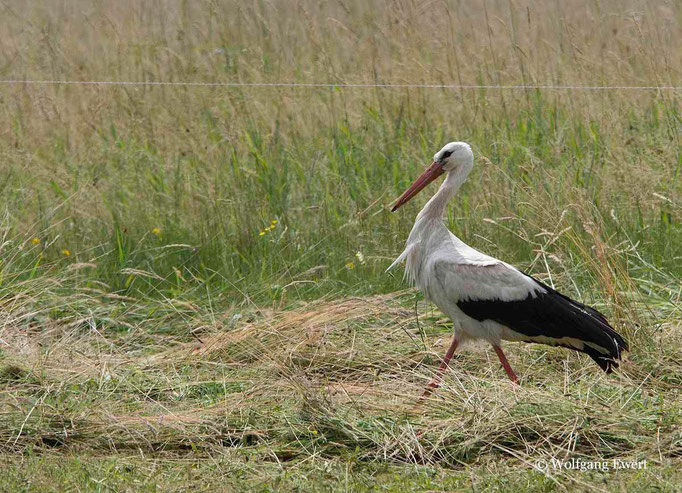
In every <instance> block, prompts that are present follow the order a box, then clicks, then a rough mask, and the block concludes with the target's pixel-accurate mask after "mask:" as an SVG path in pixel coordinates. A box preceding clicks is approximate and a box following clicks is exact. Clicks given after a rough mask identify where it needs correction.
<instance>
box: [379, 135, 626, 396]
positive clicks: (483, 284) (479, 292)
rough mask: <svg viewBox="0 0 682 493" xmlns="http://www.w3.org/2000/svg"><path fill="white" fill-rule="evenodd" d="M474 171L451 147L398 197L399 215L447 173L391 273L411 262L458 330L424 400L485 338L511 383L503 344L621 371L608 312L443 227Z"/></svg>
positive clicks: (460, 148)
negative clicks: (536, 347)
mask: <svg viewBox="0 0 682 493" xmlns="http://www.w3.org/2000/svg"><path fill="white" fill-rule="evenodd" d="M473 165H474V155H473V153H472V152H471V147H469V145H468V144H466V143H464V142H450V143H449V144H447V145H445V146H444V147H443V148H442V149H441V150H440V151H438V152H437V153H436V154H435V155H434V156H433V163H432V164H431V166H429V167H428V168H427V169H426V171H424V172H423V173H422V174H421V176H420V177H419V178H417V180H416V181H415V182H414V183H413V184H412V185H411V186H410V187H409V188H408V189H407V190H406V191H405V192H404V193H403V194H402V195H401V196H400V198H398V200H397V201H396V203H395V205H394V206H393V209H391V210H392V211H395V210H396V209H398V207H400V206H401V205H403V204H405V203H406V202H408V201H409V200H410V199H411V198H412V197H414V196H415V195H417V193H419V191H420V190H422V189H423V188H424V187H426V185H428V184H429V183H431V182H432V181H433V180H435V179H436V178H437V177H439V176H440V175H442V174H443V173H446V178H445V181H444V182H443V184H442V185H441V187H440V188H439V189H438V192H436V194H435V195H434V196H433V197H432V198H431V200H429V201H428V202H427V204H426V205H425V206H424V208H423V209H422V210H421V212H420V213H419V215H418V216H417V219H416V221H415V223H414V227H413V228H412V231H411V232H410V236H409V238H408V239H407V245H406V247H405V250H404V251H403V252H402V253H401V254H400V256H399V257H398V258H397V259H396V260H395V262H393V264H391V266H390V267H389V268H388V270H390V269H391V268H393V267H394V266H395V265H397V264H398V263H400V262H401V261H405V274H406V276H407V277H408V278H409V280H410V282H412V283H414V284H416V285H417V287H419V289H420V290H421V291H422V292H423V293H424V295H425V297H426V298H427V299H428V300H430V301H432V302H433V303H435V304H436V305H437V306H438V308H440V309H441V310H442V311H443V312H444V313H445V314H446V315H448V316H449V317H450V318H451V319H452V322H453V325H454V335H453V338H452V343H451V344H450V347H449V348H448V351H447V353H446V354H445V357H444V358H443V361H442V363H441V365H440V367H439V368H438V371H437V372H436V375H435V377H434V378H433V380H432V381H431V382H430V383H429V385H428V386H427V388H426V390H425V392H424V394H423V395H422V398H423V397H426V396H428V395H429V394H430V393H431V392H432V391H433V390H434V389H435V388H437V387H438V385H439V382H440V378H441V375H442V374H443V372H444V371H445V369H446V368H447V366H448V363H449V362H450V359H451V358H452V355H453V354H454V352H455V349H456V348H457V346H458V344H459V343H460V342H463V341H466V340H471V339H483V340H486V341H488V342H490V344H492V346H493V348H494V349H495V352H496V353H497V356H498V357H499V358H500V362H501V363H502V366H503V367H504V369H505V371H506V372H507V375H509V378H510V379H511V381H512V382H514V383H518V379H517V377H516V375H515V374H514V371H513V370H512V368H511V366H510V365H509V362H508V361H507V358H506V357H505V356H504V353H503V352H502V348H501V347H500V341H502V340H506V341H524V342H535V343H542V344H549V345H553V346H562V347H566V348H569V349H574V350H576V351H581V352H583V353H586V354H587V355H589V356H590V357H591V358H592V359H593V360H594V361H595V362H596V363H597V364H598V365H599V366H600V367H601V368H602V369H603V370H604V371H606V372H607V373H610V372H611V371H612V369H613V368H617V367H618V360H619V359H620V357H621V352H622V351H623V350H627V349H628V345H627V342H626V341H625V339H623V337H621V336H620V335H619V334H618V333H617V332H616V331H615V330H614V329H613V327H611V326H610V325H609V323H608V321H607V320H606V318H605V317H604V315H602V314H601V313H599V312H598V311H597V310H595V309H594V308H590V307H588V306H585V305H583V304H581V303H578V302H577V301H574V300H572V299H570V298H568V297H567V296H564V295H563V294H561V293H559V292H557V291H555V290H554V289H552V288H551V287H549V286H547V285H546V284H544V283H542V282H540V281H538V280H537V279H534V278H533V277H531V276H529V275H527V274H524V273H523V272H521V271H520V270H518V269H517V268H515V267H513V266H511V265H509V264H507V263H505V262H502V261H501V260H497V259H496V258H493V257H490V256H488V255H486V254H484V253H481V252H479V251H477V250H475V249H473V248H471V247H470V246H468V245H466V244H465V243H464V242H463V241H462V240H460V239H459V238H457V237H456V236H455V235H454V234H452V233H451V232H450V231H448V229H447V228H446V227H445V225H444V224H443V213H444V211H445V206H446V204H447V203H448V201H449V200H450V199H451V198H452V196H453V195H454V194H455V192H457V190H458V189H459V187H460V186H461V185H462V183H464V181H465V180H466V178H467V176H468V175H469V172H470V171H471V169H472V168H473Z"/></svg>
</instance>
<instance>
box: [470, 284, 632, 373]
mask: <svg viewBox="0 0 682 493" xmlns="http://www.w3.org/2000/svg"><path fill="white" fill-rule="evenodd" d="M528 277H531V276H528ZM531 279H533V280H534V281H535V282H537V283H538V284H539V285H540V286H542V287H543V288H544V289H545V290H546V291H547V292H546V293H544V294H540V293H538V294H537V295H536V296H535V297H533V296H532V295H529V296H528V297H527V298H525V299H522V300H514V301H502V300H499V299H486V300H476V299H473V300H471V299H470V300H462V301H459V302H458V303H457V306H458V307H459V308H460V309H461V310H462V311H463V312H464V313H465V314H467V315H468V316H470V317H471V318H474V319H476V320H479V321H483V320H494V321H495V322H498V323H500V324H502V325H504V326H506V327H509V328H510V329H512V330H513V331H515V332H518V333H520V334H523V335H525V336H528V339H526V341H527V342H538V343H546V344H556V345H559V346H563V347H567V348H570V349H574V350H576V351H581V352H583V353H585V354H587V355H588V356H590V357H591V358H592V359H593V360H594V361H595V362H596V363H597V364H598V365H599V366H600V367H601V368H602V369H603V370H604V371H606V372H607V373H610V372H611V371H612V369H613V368H617V367H618V362H617V360H619V359H620V357H621V352H622V351H624V350H627V349H628V344H627V342H626V341H625V339H623V337H621V335H620V334H618V333H617V332H616V331H615V330H614V329H613V327H611V325H609V322H608V321H607V320H606V317H604V315H603V314H601V313H600V312H598V311H597V310H595V309H594V308H591V307H589V306H585V305H583V304H582V303H579V302H577V301H575V300H572V299H571V298H569V297H568V296H565V295H563V294H561V293H559V292H558V291H555V290H554V289H552V288H550V287H549V286H547V285H546V284H544V283H542V282H540V281H538V280H537V279H535V278H533V277H531ZM545 337H546V338H550V339H549V340H547V339H543V338H545ZM564 338H572V339H578V340H580V341H582V342H583V348H582V349H578V348H576V347H573V346H572V345H571V344H570V342H569V341H566V340H564V341H561V339H564ZM534 339H535V340H534Z"/></svg>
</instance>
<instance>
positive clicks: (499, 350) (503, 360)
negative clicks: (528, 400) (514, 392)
mask: <svg viewBox="0 0 682 493" xmlns="http://www.w3.org/2000/svg"><path fill="white" fill-rule="evenodd" d="M493 348H494V349H495V352H496V353H497V357H498V358H500V363H502V367H503V368H504V371H506V372H507V375H508V376H509V380H511V381H512V383H515V384H516V385H518V384H519V379H518V377H517V376H516V373H514V370H512V367H511V365H510V364H509V361H507V357H506V356H505V355H504V353H503V352H502V348H501V347H500V346H493Z"/></svg>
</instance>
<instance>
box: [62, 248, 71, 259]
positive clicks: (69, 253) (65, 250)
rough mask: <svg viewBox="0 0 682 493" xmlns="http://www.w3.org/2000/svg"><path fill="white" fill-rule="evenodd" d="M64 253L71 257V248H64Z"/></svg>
mask: <svg viewBox="0 0 682 493" xmlns="http://www.w3.org/2000/svg"><path fill="white" fill-rule="evenodd" d="M62 253H63V254H64V256H66V257H70V256H71V250H68V249H66V248H65V249H64V250H62Z"/></svg>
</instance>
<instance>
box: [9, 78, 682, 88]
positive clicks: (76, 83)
mask: <svg viewBox="0 0 682 493" xmlns="http://www.w3.org/2000/svg"><path fill="white" fill-rule="evenodd" d="M0 85H73V86H79V85H80V86H171V87H227V88H239V87H243V88H249V87H254V88H258V87H261V88H268V87H270V88H286V87H289V88H300V89H306V88H318V89H371V88H376V89H455V90H472V89H474V90H475V89H499V90H529V89H537V90H553V91H679V90H682V86H615V85H614V86H608V85H603V86H580V85H551V84H517V85H514V84H510V85H502V84H369V83H358V84H355V83H338V84H335V83H321V82H320V83H317V82H312V83H305V82H192V81H189V82H172V81H119V80H27V79H5V80H0Z"/></svg>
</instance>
